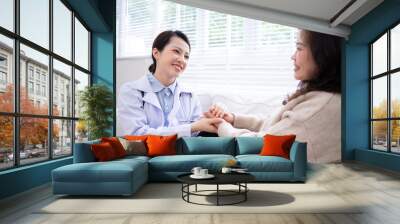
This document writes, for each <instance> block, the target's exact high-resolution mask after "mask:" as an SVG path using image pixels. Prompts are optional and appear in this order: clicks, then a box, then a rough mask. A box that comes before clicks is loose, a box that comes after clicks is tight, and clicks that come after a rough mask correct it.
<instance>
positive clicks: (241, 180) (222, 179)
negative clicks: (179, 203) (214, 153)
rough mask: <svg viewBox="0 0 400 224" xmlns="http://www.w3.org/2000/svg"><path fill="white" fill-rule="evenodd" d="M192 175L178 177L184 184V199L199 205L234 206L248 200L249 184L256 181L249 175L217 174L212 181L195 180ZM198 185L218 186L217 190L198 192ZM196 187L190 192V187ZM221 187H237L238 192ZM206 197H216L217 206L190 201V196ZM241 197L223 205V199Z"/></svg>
mask: <svg viewBox="0 0 400 224" xmlns="http://www.w3.org/2000/svg"><path fill="white" fill-rule="evenodd" d="M190 175H191V173H188V174H182V175H179V176H178V177H177V179H178V181H180V182H181V183H182V189H181V190H182V199H183V200H184V201H186V202H188V203H192V204H198V205H217V206H220V205H234V204H238V203H241V202H245V201H246V200H247V192H248V191H249V188H248V187H247V183H249V182H252V181H254V180H255V177H254V176H253V175H251V174H249V173H226V174H222V173H216V174H213V175H214V176H215V177H214V178H212V179H193V178H191V177H190ZM198 184H205V185H216V189H215V190H197V185H198ZM193 185H194V186H195V190H194V191H190V186H193ZM220 185H236V186H238V188H237V190H223V189H220ZM209 192H215V194H211V195H210V194H205V193H209ZM191 195H192V196H193V195H195V196H204V197H210V196H211V197H216V199H217V203H216V204H202V203H196V202H193V201H190V196H191ZM232 196H241V197H240V199H239V200H237V201H234V202H231V203H221V202H220V200H221V197H232Z"/></svg>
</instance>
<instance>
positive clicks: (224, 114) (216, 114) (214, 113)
mask: <svg viewBox="0 0 400 224" xmlns="http://www.w3.org/2000/svg"><path fill="white" fill-rule="evenodd" d="M204 116H205V117H206V118H222V119H224V120H225V121H226V122H228V123H230V124H232V125H233V121H234V120H235V115H233V113H231V112H228V111H225V110H224V109H223V108H222V107H221V106H218V105H215V104H214V105H212V106H211V107H210V108H209V109H208V111H207V112H204Z"/></svg>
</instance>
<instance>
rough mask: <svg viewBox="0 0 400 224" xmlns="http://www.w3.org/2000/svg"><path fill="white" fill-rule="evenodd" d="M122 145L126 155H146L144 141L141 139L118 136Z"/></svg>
mask: <svg viewBox="0 0 400 224" xmlns="http://www.w3.org/2000/svg"><path fill="white" fill-rule="evenodd" d="M118 139H119V141H120V142H121V144H122V146H123V147H124V149H125V151H126V155H127V156H129V155H137V156H145V155H147V148H146V143H145V142H143V141H141V140H126V139H124V138H118Z"/></svg>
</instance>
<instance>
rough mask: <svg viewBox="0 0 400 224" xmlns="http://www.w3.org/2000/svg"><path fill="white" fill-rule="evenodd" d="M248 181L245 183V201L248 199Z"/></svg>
mask: <svg viewBox="0 0 400 224" xmlns="http://www.w3.org/2000/svg"><path fill="white" fill-rule="evenodd" d="M247 191H248V190H247V182H246V183H244V201H247Z"/></svg>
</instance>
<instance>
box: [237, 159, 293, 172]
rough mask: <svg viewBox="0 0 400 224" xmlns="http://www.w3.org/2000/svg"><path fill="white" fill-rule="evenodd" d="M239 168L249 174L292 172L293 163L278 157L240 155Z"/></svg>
mask: <svg viewBox="0 0 400 224" xmlns="http://www.w3.org/2000/svg"><path fill="white" fill-rule="evenodd" d="M236 159H237V160H238V162H239V166H240V167H242V168H247V169H248V171H249V172H292V171H293V163H292V161H290V160H288V159H285V158H283V157H278V156H260V155H238V156H236Z"/></svg>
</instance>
